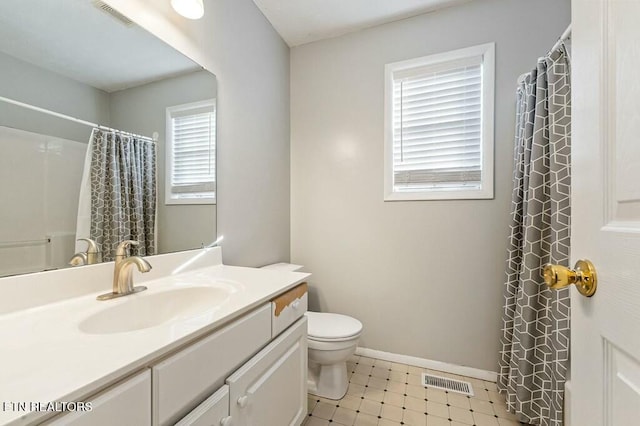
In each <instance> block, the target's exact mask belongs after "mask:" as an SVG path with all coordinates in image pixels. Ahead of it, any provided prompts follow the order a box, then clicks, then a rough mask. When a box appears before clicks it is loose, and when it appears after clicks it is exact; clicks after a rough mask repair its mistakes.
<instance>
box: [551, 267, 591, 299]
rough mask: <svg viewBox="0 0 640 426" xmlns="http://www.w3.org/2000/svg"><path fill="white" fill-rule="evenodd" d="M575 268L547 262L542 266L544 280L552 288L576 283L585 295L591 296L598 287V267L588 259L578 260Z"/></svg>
mask: <svg viewBox="0 0 640 426" xmlns="http://www.w3.org/2000/svg"><path fill="white" fill-rule="evenodd" d="M574 268H575V269H569V268H567V267H565V266H560V265H552V264H550V263H547V264H546V265H544V266H543V267H542V276H543V277H544V282H545V283H546V284H547V285H548V286H549V287H550V288H552V289H555V290H557V289H560V288H564V287H567V286H569V285H571V284H575V286H576V288H577V289H578V291H579V292H580V294H582V295H583V296H587V297H591V296H593V295H594V294H595V292H596V289H597V287H598V277H597V275H596V268H595V266H593V263H591V262H590V261H588V260H578V261H577V262H576V266H575V267H574Z"/></svg>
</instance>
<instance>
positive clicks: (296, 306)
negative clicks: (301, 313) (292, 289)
mask: <svg viewBox="0 0 640 426" xmlns="http://www.w3.org/2000/svg"><path fill="white" fill-rule="evenodd" d="M291 307H293V309H296V310H297V309H298V308H299V307H300V299H296V300H294V301H293V303H292V304H291Z"/></svg>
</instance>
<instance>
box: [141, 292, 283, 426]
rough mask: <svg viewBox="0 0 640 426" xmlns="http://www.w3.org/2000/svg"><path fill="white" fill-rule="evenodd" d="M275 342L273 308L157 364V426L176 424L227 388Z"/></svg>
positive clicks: (266, 307) (250, 315)
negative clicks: (245, 364)
mask: <svg viewBox="0 0 640 426" xmlns="http://www.w3.org/2000/svg"><path fill="white" fill-rule="evenodd" d="M269 340H271V304H266V305H263V306H262V307H260V308H258V309H256V310H255V311H253V312H250V313H248V314H246V315H245V316H243V317H241V318H240V319H237V320H235V321H234V322H233V323H231V324H229V325H227V326H226V327H224V328H222V329H221V330H219V331H216V332H215V333H213V334H211V335H210V336H207V337H205V338H204V339H202V340H200V341H199V342H197V343H195V344H193V345H191V346H189V347H187V348H185V349H183V350H181V351H180V352H178V353H177V354H175V355H173V356H171V357H169V358H167V359H166V360H164V361H162V362H160V363H158V364H156V365H154V366H153V368H152V372H153V392H152V397H153V424H154V425H167V424H173V423H175V422H176V421H177V420H178V419H180V418H181V417H183V416H185V415H186V414H187V413H188V412H189V411H191V410H192V409H193V408H194V407H196V406H197V405H198V404H200V403H201V402H202V401H203V400H204V399H205V398H206V397H207V396H209V395H211V394H212V393H213V392H214V391H215V390H216V389H218V388H220V387H221V386H222V385H223V384H224V379H225V378H226V377H227V376H228V375H229V374H230V373H231V372H232V371H233V370H235V369H236V368H237V367H238V366H239V365H241V364H242V363H243V362H245V361H246V360H247V359H249V358H250V357H251V355H253V354H255V353H256V352H257V351H258V350H260V348H262V347H263V346H264V345H265V344H266V343H267V342H269Z"/></svg>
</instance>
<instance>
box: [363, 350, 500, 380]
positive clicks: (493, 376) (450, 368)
mask: <svg viewBox="0 0 640 426" xmlns="http://www.w3.org/2000/svg"><path fill="white" fill-rule="evenodd" d="M356 355H360V356H366V357H370V358H377V359H381V360H383V361H390V362H397V363H399V364H408V365H414V366H416V367H421V368H428V369H430V370H438V371H443V372H445V373H451V374H458V375H460V376H467V377H472V378H474V379H480V380H486V381H488V382H496V381H497V380H498V373H496V372H495V371H487V370H480V369H479V368H473V367H465V366H463V365H456V364H449V363H447V362H441V361H433V360H431V359H425V358H418V357H415V356H409V355H401V354H394V353H391V352H383V351H377V350H375V349H368V348H361V347H359V346H358V347H357V348H356Z"/></svg>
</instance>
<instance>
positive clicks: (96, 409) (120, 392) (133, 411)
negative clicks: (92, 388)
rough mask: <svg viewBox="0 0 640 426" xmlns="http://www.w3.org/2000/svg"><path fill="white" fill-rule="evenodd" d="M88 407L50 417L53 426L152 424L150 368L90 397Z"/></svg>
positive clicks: (135, 425) (131, 425)
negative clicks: (81, 410) (53, 417)
mask: <svg viewBox="0 0 640 426" xmlns="http://www.w3.org/2000/svg"><path fill="white" fill-rule="evenodd" d="M90 401H91V405H92V410H91V411H84V412H80V411H77V412H74V413H70V414H65V415H62V416H59V417H56V418H55V419H53V420H52V421H51V422H50V423H47V424H49V425H55V426H112V425H122V426H144V425H150V424H151V371H150V370H145V371H143V372H141V373H139V374H137V375H135V376H133V377H132V378H130V379H127V380H125V381H124V382H122V383H119V384H117V385H115V386H113V387H111V388H109V389H107V390H106V391H104V392H102V393H101V394H98V395H97V396H96V397H95V398H91V399H90Z"/></svg>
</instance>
